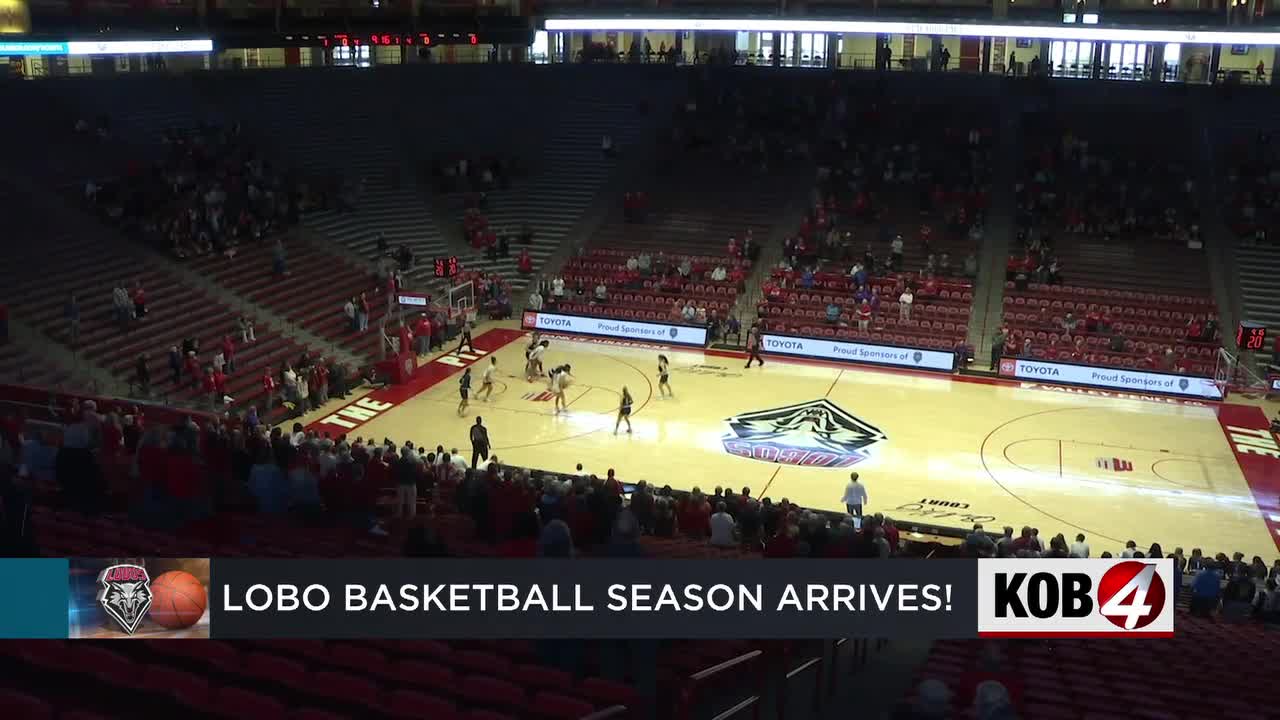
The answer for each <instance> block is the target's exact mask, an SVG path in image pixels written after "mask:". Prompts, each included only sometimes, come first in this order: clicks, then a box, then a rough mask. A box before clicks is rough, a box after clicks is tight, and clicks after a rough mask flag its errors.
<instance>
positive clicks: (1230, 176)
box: [1223, 131, 1280, 245]
mask: <svg viewBox="0 0 1280 720" xmlns="http://www.w3.org/2000/svg"><path fill="white" fill-rule="evenodd" d="M1278 153H1280V148H1278V147H1277V146H1276V144H1275V143H1274V141H1273V139H1272V137H1271V133H1270V132H1269V131H1260V132H1258V133H1256V134H1254V135H1251V136H1248V137H1241V138H1237V139H1236V141H1235V143H1234V144H1233V145H1231V146H1230V147H1228V149H1227V151H1226V156H1227V163H1228V165H1227V168H1226V173H1225V174H1226V180H1227V182H1226V185H1227V199H1226V202H1225V203H1224V204H1223V215H1224V216H1225V219H1226V221H1227V224H1228V225H1229V226H1230V228H1231V229H1232V231H1234V232H1235V233H1236V235H1237V236H1239V237H1240V238H1241V240H1242V241H1244V242H1245V243H1247V244H1253V245H1265V244H1267V243H1268V242H1269V241H1270V238H1271V237H1272V233H1273V231H1274V229H1275V227H1276V220H1277V214H1276V213H1277V210H1280V169H1277V168H1280V162H1278V160H1280V157H1278Z"/></svg>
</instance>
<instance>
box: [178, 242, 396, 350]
mask: <svg viewBox="0 0 1280 720" xmlns="http://www.w3.org/2000/svg"><path fill="white" fill-rule="evenodd" d="M281 243H282V245H283V246H284V248H285V258H286V262H285V266H286V269H287V271H288V275H286V276H285V277H277V276H275V275H274V273H273V271H272V257H273V251H274V250H273V248H274V245H275V241H274V239H270V240H268V241H266V242H264V243H262V244H260V245H256V246H249V247H243V248H240V251H239V252H237V253H236V256H235V258H234V259H231V260H228V259H227V258H225V257H223V256H221V255H207V256H205V257H202V258H195V259H192V260H191V261H189V262H188V263H187V267H188V268H189V269H190V271H191V273H192V274H193V275H199V276H202V277H204V278H207V279H208V281H209V282H210V283H211V284H215V285H216V286H217V287H220V288H224V289H225V290H227V291H229V292H228V295H227V299H228V301H230V302H234V303H238V304H239V305H240V306H241V307H250V308H253V309H255V310H259V314H260V315H263V316H268V317H273V318H274V319H275V320H276V321H277V322H278V324H279V325H280V326H281V327H283V328H285V329H287V332H288V333H289V334H291V335H294V336H296V337H298V338H301V339H304V342H305V343H306V344H307V345H308V346H309V347H311V348H314V349H316V350H318V351H320V352H322V353H323V354H324V356H325V357H326V358H330V357H333V356H334V355H337V356H338V357H339V358H340V359H342V360H343V361H344V362H346V363H348V364H352V365H354V366H355V367H364V366H365V365H368V364H370V363H371V362H373V361H374V360H375V359H376V356H377V355H378V353H379V342H380V337H381V336H380V335H379V333H378V326H379V323H380V321H381V320H382V319H383V317H384V316H385V315H386V313H387V303H386V295H385V291H384V289H383V288H381V287H378V283H377V281H376V279H375V278H374V277H373V276H372V275H371V274H370V273H369V272H368V271H367V270H366V269H364V268H361V267H357V266H355V265H353V264H352V263H350V262H349V261H347V260H346V259H344V258H342V257H340V256H338V255H336V254H334V253H332V252H330V251H329V249H328V248H326V247H323V246H319V245H316V244H313V243H311V242H308V241H307V240H305V239H303V237H302V236H301V234H298V233H294V234H290V235H289V236H288V237H284V238H281ZM362 292H363V293H365V294H366V298H367V299H368V301H369V310H370V312H369V315H370V317H369V331H368V332H366V333H364V334H356V333H353V332H351V330H350V327H349V325H348V322H347V319H346V317H345V316H344V315H343V313H342V306H343V305H344V304H345V303H346V301H347V300H348V299H350V298H352V297H355V296H358V295H359V294H360V293H362Z"/></svg>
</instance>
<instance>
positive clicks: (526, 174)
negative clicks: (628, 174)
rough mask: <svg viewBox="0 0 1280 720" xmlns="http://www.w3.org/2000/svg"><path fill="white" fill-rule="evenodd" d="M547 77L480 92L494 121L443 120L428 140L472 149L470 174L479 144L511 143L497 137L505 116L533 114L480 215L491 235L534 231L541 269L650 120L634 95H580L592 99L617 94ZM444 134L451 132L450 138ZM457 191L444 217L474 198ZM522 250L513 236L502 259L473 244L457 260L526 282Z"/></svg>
mask: <svg viewBox="0 0 1280 720" xmlns="http://www.w3.org/2000/svg"><path fill="white" fill-rule="evenodd" d="M547 79H548V76H543V75H541V74H537V75H534V76H533V78H531V82H530V84H528V85H527V86H525V87H513V88H512V92H509V93H503V94H502V95H501V96H500V97H498V98H490V97H489V96H486V100H485V101H484V102H485V105H486V106H491V105H493V104H494V103H497V104H498V105H499V107H491V108H490V109H489V110H488V111H486V112H485V113H484V114H483V115H484V116H485V118H487V119H488V120H489V122H490V123H491V124H494V125H496V126H495V127H493V128H488V129H486V128H484V127H483V126H482V125H480V124H479V123H449V124H447V125H446V126H445V127H443V128H442V129H441V131H442V133H443V134H444V136H445V137H439V138H434V140H436V141H437V142H439V143H440V145H441V146H442V147H449V148H459V149H465V148H473V152H471V153H466V154H463V155H461V156H462V157H467V158H468V159H469V161H470V166H469V167H470V171H472V172H474V171H476V170H477V169H478V168H480V167H483V166H484V165H486V164H487V162H486V159H487V158H486V150H492V148H493V147H494V146H495V143H497V142H505V143H510V142H511V141H510V140H509V139H505V138H504V135H505V134H507V133H508V132H509V127H508V126H509V124H510V123H509V118H510V116H512V115H528V114H529V113H532V114H533V118H534V120H533V121H532V124H533V125H534V127H533V128H531V129H526V130H525V131H524V132H525V133H526V134H528V133H534V134H536V135H537V136H538V137H533V138H530V139H529V142H528V143H527V144H526V145H525V146H524V147H523V148H513V149H512V153H513V155H514V157H512V158H503V160H504V162H511V163H513V165H514V168H515V169H516V172H514V173H512V177H511V180H510V182H509V184H508V185H509V186H508V187H506V188H501V187H496V188H490V189H488V190H487V191H486V196H487V197H486V203H485V208H484V209H483V211H482V214H483V217H484V218H485V220H487V222H488V224H489V227H490V229H492V230H493V231H494V232H495V233H497V234H506V235H514V234H515V233H516V232H517V231H518V230H519V229H521V228H522V227H524V226H525V225H526V224H527V226H528V228H529V229H530V230H531V231H532V232H533V242H532V243H531V244H530V245H529V246H528V250H529V256H530V258H531V260H532V261H533V267H534V268H535V269H536V268H539V267H542V265H543V263H544V262H545V261H546V259H547V258H548V257H550V256H551V254H552V253H554V252H555V250H556V248H557V247H559V246H560V245H561V244H562V243H563V242H564V240H565V239H566V238H567V237H568V236H569V233H570V231H571V230H572V229H573V227H574V226H575V225H576V224H577V223H578V221H579V220H580V219H581V218H582V216H583V215H584V214H585V213H586V212H587V210H588V209H589V208H590V206H591V204H592V203H593V202H594V201H596V200H597V194H598V192H599V191H600V189H601V188H602V187H603V186H604V184H605V183H606V182H607V181H608V179H609V177H610V175H611V173H612V172H613V169H614V168H615V167H617V166H618V165H619V164H620V163H622V162H623V161H624V159H625V158H627V157H628V153H636V152H641V150H640V149H639V147H638V142H639V141H640V139H641V137H642V136H643V135H644V134H645V131H646V130H647V127H646V125H647V124H652V122H653V121H652V120H651V119H650V118H648V117H647V116H645V115H641V114H640V113H639V112H637V105H636V103H635V102H633V101H627V100H626V99H624V98H622V97H617V99H616V100H612V101H610V100H599V99H595V98H593V97H590V96H583V95H582V94H583V93H589V92H591V90H592V89H593V88H594V89H595V90H596V94H597V95H598V96H599V97H606V98H607V97H609V96H610V95H615V96H616V95H617V93H616V92H610V90H609V88H608V86H606V85H604V84H602V83H600V82H598V81H597V82H593V83H590V84H588V85H587V86H585V87H566V86H565V84H564V83H556V84H554V85H548V84H547ZM451 135H452V136H458V137H457V139H456V140H454V139H452V138H450V137H449V136H451ZM605 135H609V136H610V137H611V138H612V141H613V147H614V148H615V151H616V156H615V157H609V156H606V155H605V154H604V153H603V152H602V150H601V147H600V144H601V138H602V137H603V136H605ZM503 146H504V147H505V145H503ZM522 153H523V155H522ZM457 156H459V153H457V152H455V153H450V154H449V155H448V156H447V159H448V160H451V159H452V158H454V157H457ZM456 189H457V191H458V192H457V193H456V194H454V195H451V196H450V197H449V201H450V206H451V207H452V208H454V214H455V216H456V217H455V218H452V219H451V220H452V221H453V222H455V223H456V222H458V221H459V220H460V219H461V216H462V212H463V206H464V205H465V204H467V201H473V200H474V194H472V193H465V192H462V191H463V188H461V187H458V188H456ZM472 189H474V186H473V188H472ZM523 248H524V246H522V245H517V244H516V243H514V242H513V243H512V250H511V253H510V254H509V256H507V257H505V258H502V257H499V258H493V257H491V256H489V255H487V254H484V253H483V251H481V250H480V249H478V248H476V249H475V255H474V256H473V257H469V258H466V259H465V261H464V265H465V266H466V267H467V268H468V269H473V270H482V271H486V272H500V273H502V274H503V275H505V276H506V277H509V278H512V279H513V286H514V287H516V288H517V289H518V288H519V287H521V286H523V285H524V284H525V282H527V278H525V277H523V276H520V275H517V274H516V259H517V257H518V255H519V251H520V250H521V249H523Z"/></svg>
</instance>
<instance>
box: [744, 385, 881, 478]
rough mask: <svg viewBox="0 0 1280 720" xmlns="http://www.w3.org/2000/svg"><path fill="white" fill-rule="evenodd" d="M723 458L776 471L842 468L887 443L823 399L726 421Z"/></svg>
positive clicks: (863, 424) (870, 429)
mask: <svg viewBox="0 0 1280 720" xmlns="http://www.w3.org/2000/svg"><path fill="white" fill-rule="evenodd" d="M725 422H727V423H729V432H728V433H726V434H725V436H724V437H723V438H722V442H723V444H724V450H725V452H727V453H729V454H730V455H737V456H738V457H745V458H752V459H754V460H763V461H765V462H772V463H778V464H779V465H803V466H806V467H828V468H846V467H849V466H851V465H854V464H856V463H859V462H861V461H863V460H865V459H866V458H867V456H868V455H869V453H868V449H869V448H870V447H871V446H872V445H875V444H876V443H878V442H882V441H884V440H886V439H887V438H886V437H885V434H884V433H883V432H881V431H880V430H879V429H878V428H876V427H874V426H872V425H870V424H868V423H866V422H863V421H862V420H860V419H858V418H856V417H854V416H853V415H850V414H849V413H847V412H845V411H844V410H842V409H841V408H840V407H839V406H837V405H836V404H835V403H833V402H831V401H830V400H827V399H826V398H823V399H821V400H810V401H809V402H804V403H799V404H797V405H788V406H786V407H780V408H775V409H773V410H761V411H758V412H751V413H745V414H743V415H736V416H734V417H731V418H728V419H727V420H725Z"/></svg>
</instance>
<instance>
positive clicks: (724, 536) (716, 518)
mask: <svg viewBox="0 0 1280 720" xmlns="http://www.w3.org/2000/svg"><path fill="white" fill-rule="evenodd" d="M710 522H711V544H712V545H714V546H716V547H734V546H735V545H737V544H738V543H737V540H735V539H734V537H733V531H734V528H735V526H736V523H735V522H734V520H733V516H732V515H730V514H729V512H728V510H727V506H726V505H725V504H724V503H723V502H719V503H716V512H715V514H713V515H712V516H711V521H710Z"/></svg>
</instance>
